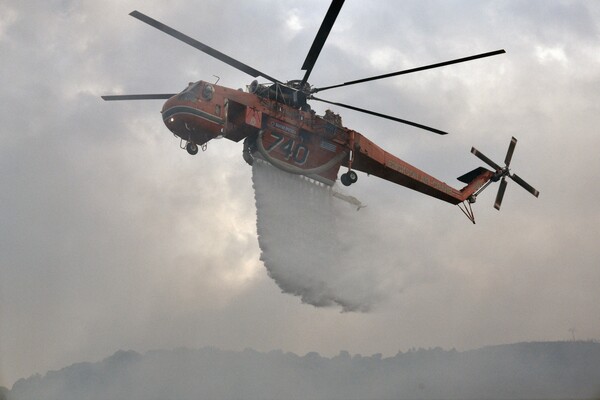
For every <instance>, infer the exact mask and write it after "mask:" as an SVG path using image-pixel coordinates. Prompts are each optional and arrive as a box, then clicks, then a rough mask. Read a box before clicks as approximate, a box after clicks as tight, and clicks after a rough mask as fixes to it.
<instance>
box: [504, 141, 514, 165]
mask: <svg viewBox="0 0 600 400" xmlns="http://www.w3.org/2000/svg"><path fill="white" fill-rule="evenodd" d="M516 145H517V139H516V138H515V137H514V136H513V138H512V139H511V140H510V144H509V145H508V151H507V152H506V158H505V159H504V165H506V167H507V168H508V166H509V165H510V160H511V159H512V155H513V153H514V151H515V146H516Z"/></svg>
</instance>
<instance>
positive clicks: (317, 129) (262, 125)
mask: <svg viewBox="0 0 600 400" xmlns="http://www.w3.org/2000/svg"><path fill="white" fill-rule="evenodd" d="M161 112H162V116H163V121H164V123H165V125H166V126H167V128H169V130H170V131H171V132H173V133H174V134H175V135H176V136H178V137H180V138H181V139H182V140H185V141H187V142H189V143H194V144H196V145H199V146H204V145H206V143H207V142H209V141H210V140H212V139H215V138H220V137H224V138H227V139H230V140H232V141H235V142H239V141H241V140H242V139H247V140H248V148H249V149H250V151H251V152H252V153H253V156H254V157H260V158H263V159H265V160H266V161H268V162H270V163H271V164H273V165H275V166H276V167H278V168H280V169H283V170H285V171H287V172H290V173H295V174H301V175H305V176H308V177H310V178H312V179H315V180H317V181H320V182H323V183H325V184H327V185H333V184H334V182H335V181H336V179H337V176H338V172H339V169H340V167H342V166H344V167H348V168H351V169H355V170H359V171H362V172H365V173H367V174H370V175H375V176H378V177H380V178H383V179H386V180H388V181H391V182H394V183H397V184H399V185H402V186H406V187H409V188H411V189H414V190H417V191H419V192H421V193H424V194H427V195H430V196H433V197H436V198H438V199H440V200H444V201H447V202H449V203H452V204H458V203H461V202H463V201H465V200H466V199H468V198H469V196H471V195H472V194H473V193H474V192H475V191H477V189H479V188H480V187H481V186H483V185H484V184H485V183H486V182H487V181H489V180H490V179H491V177H492V176H493V173H492V172H491V171H487V170H486V171H480V172H481V173H480V174H478V175H477V176H475V177H474V178H473V179H472V180H471V181H470V182H468V183H469V184H468V185H467V186H466V187H464V188H463V189H462V190H457V189H454V188H453V187H451V186H449V185H447V184H446V183H444V182H442V181H439V180H438V179H436V178H434V177H433V176H431V175H429V174H427V173H425V172H423V171H421V170H419V169H417V168H415V167H414V166H412V165H410V164H408V163H406V162H405V161H403V160H401V159H399V158H398V157H396V156H394V155H393V154H391V153H389V152H387V151H385V150H383V149H382V148H381V147H379V146H377V145H376V144H375V143H373V142H372V141H371V140H369V139H367V138H366V137H365V136H363V135H362V134H360V133H358V132H356V131H353V130H351V129H348V128H345V127H343V126H341V118H339V116H337V115H335V114H332V115H333V117H332V116H331V115H329V116H328V115H326V116H318V115H316V113H315V112H314V111H312V110H310V108H309V107H298V106H297V105H288V104H286V103H285V99H284V100H283V101H282V100H281V99H276V98H275V99H272V98H269V97H267V96H260V95H258V94H256V93H250V92H245V91H242V90H235V89H230V88H227V87H223V86H219V85H216V84H211V83H208V82H205V81H199V82H195V83H190V84H189V86H188V88H186V89H185V90H184V91H183V92H181V93H179V94H177V95H175V96H173V97H171V98H170V99H168V100H167V101H166V102H165V104H164V106H163V109H162V111H161Z"/></svg>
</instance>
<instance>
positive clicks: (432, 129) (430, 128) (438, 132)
mask: <svg viewBox="0 0 600 400" xmlns="http://www.w3.org/2000/svg"><path fill="white" fill-rule="evenodd" d="M311 99H313V100H317V101H322V102H323V103H328V104H333V105H334V106H339V107H344V108H349V109H350V110H354V111H359V112H362V113H365V114H370V115H374V116H376V117H381V118H385V119H390V120H392V121H396V122H400V123H403V124H406V125H411V126H414V127H416V128H421V129H425V130H426V131H430V132H433V133H437V134H438V135H447V134H448V132H444V131H440V130H439V129H435V128H432V127H430V126H426V125H421V124H417V123H416V122H411V121H407V120H405V119H400V118H396V117H392V116H390V115H385V114H381V113H378V112H375V111H370V110H365V109H364V108H358V107H354V106H350V105H348V104H343V103H336V102H333V101H328V100H323V99H319V98H317V97H314V96H312V97H311Z"/></svg>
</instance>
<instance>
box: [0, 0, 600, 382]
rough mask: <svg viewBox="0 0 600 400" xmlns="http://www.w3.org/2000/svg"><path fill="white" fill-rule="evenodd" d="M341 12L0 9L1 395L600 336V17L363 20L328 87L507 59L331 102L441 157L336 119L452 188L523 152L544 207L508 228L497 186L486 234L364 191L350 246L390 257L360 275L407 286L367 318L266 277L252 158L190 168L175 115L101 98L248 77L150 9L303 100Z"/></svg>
mask: <svg viewBox="0 0 600 400" xmlns="http://www.w3.org/2000/svg"><path fill="white" fill-rule="evenodd" d="M328 4H329V2H328V1H304V2H291V1H290V2H285V1H267V0H262V1H245V2H242V1H231V2H221V1H190V0H187V1H171V2H168V5H167V3H166V2H161V1H105V2H97V1H64V0H63V1H46V2H38V1H31V0H29V1H28V0H25V1H18V2H17V1H10V0H9V1H7V0H4V1H2V0H0V54H1V55H2V60H1V61H0V71H1V73H0V94H1V95H2V106H1V107H0V119H1V121H2V123H1V124H0V127H1V128H0V129H1V132H2V134H1V135H0V187H2V191H1V192H0V227H1V228H0V385H5V386H11V385H12V383H13V382H14V381H15V380H16V379H18V378H20V377H24V376H29V375H30V374H32V373H35V372H40V373H43V372H45V371H46V370H48V369H57V368H61V367H63V366H65V365H68V364H70V363H73V362H77V361H82V360H90V361H94V360H98V359H101V358H104V357H106V356H107V355H109V354H112V353H113V352H114V351H115V350H117V349H133V350H136V351H145V350H148V349H154V348H174V347H178V346H188V347H201V346H205V345H214V346H217V347H220V348H224V349H235V350H238V349H243V348H245V347H253V348H256V349H258V350H263V351H266V350H271V349H278V348H281V349H283V350H285V351H294V352H298V353H301V354H303V353H306V352H308V351H318V352H320V353H321V354H324V355H333V354H337V353H338V352H339V351H340V350H348V351H349V352H351V353H362V354H373V353H379V352H381V353H384V354H386V355H393V354H395V353H396V352H397V351H398V350H400V349H407V348H410V347H413V346H414V347H419V346H422V347H428V346H443V347H445V348H451V347H456V348H459V349H468V348H473V347H477V346H481V345H487V344H499V343H509V342H515V341H528V340H554V339H566V338H569V337H570V336H571V333H570V332H569V329H570V328H574V329H576V331H575V335H576V336H577V338H580V339H588V338H600V312H599V311H600V309H599V306H598V305H599V304H600V294H599V293H600V291H599V290H598V287H600V269H599V268H598V260H599V259H600V249H599V248H598V244H597V243H598V239H597V238H598V235H599V234H600V228H599V225H600V211H599V209H598V206H597V203H598V200H597V199H598V197H599V195H600V193H599V192H600V190H599V189H598V186H597V182H598V172H600V161H599V157H598V156H597V152H598V148H600V135H598V131H597V130H598V128H597V127H598V118H599V117H598V116H599V115H600V92H599V90H598V88H600V40H599V39H600V22H598V21H600V3H598V2H597V1H592V0H590V1H551V2H548V1H528V2H521V1H491V2H484V1H443V2H442V1H429V2H422V1H404V2H396V1H383V0H382V1H375V2H373V1H369V2H367V1H359V0H348V1H347V2H346V4H345V5H344V8H343V9H342V11H341V13H340V15H339V17H338V21H337V23H336V25H335V27H334V29H333V31H332V33H331V35H330V38H329V40H328V42H327V45H326V46H325V48H324V49H323V51H322V53H321V57H320V58H319V60H318V62H317V64H316V66H315V69H314V71H313V73H312V75H311V83H312V84H314V85H317V86H323V85H328V84H335V83H340V82H344V81H348V80H352V79H358V78H362V77H365V76H370V75H376V74H381V73H386V72H390V71H394V70H398V69H403V68H410V67H415V66H420V65H425V64H429V63H434V62H440V61H444V60H449V59H453V58H458V57H463V56H468V55H472V54H477V53H481V52H485V51H492V50H496V49H500V48H504V49H506V51H507V54H505V55H501V56H497V57H493V58H489V59H483V60H478V61H473V62H471V63H467V64H460V65H455V66H449V67H446V68H443V69H437V70H432V71H426V72H421V73H418V74H411V75H406V76H402V77H397V78H392V79H389V80H385V81H379V82H373V83H369V84H365V85H362V86H355V87H348V88H344V89H339V90H335V91H333V90H332V91H331V92H324V93H323V94H322V97H324V98H327V99H331V100H333V101H339V102H344V103H350V104H354V105H356V106H358V107H364V108H368V109H373V110H377V111H380V112H383V113H388V114H392V115H396V116H398V117H401V118H406V119H410V120H414V121H417V122H421V123H424V124H426V125H431V126H434V127H437V128H440V129H443V130H446V131H449V132H450V133H451V134H450V135H448V136H446V137H439V136H437V135H433V134H430V133H427V132H424V131H419V130H416V129H414V128H411V127H407V126H403V125H398V124H395V123H392V122H390V121H384V120H378V119H376V118H373V117H370V116H367V115H362V114H357V113H354V112H351V111H349V110H336V111H338V112H340V113H341V114H342V116H343V120H344V124H345V125H346V126H348V127H351V128H353V129H355V130H357V131H359V132H361V133H363V134H365V135H366V136H367V137H369V138H371V139H373V140H375V141H376V142H377V143H379V144H381V145H382V146H383V147H384V148H386V149H388V150H390V151H393V152H394V153H395V154H397V155H398V156H399V157H400V158H402V159H404V160H406V161H408V162H410V163H413V164H414V165H415V166H417V167H419V168H421V169H423V170H425V171H427V172H429V173H431V174H433V175H434V176H437V177H439V178H440V179H442V180H444V181H446V182H448V183H450V184H452V185H455V186H456V187H460V183H459V182H458V181H456V180H455V178H456V177H457V176H459V175H462V174H463V173H465V172H467V171H469V170H471V169H473V168H475V167H476V166H478V165H480V164H481V163H480V162H479V161H478V160H477V159H476V158H475V157H473V156H472V155H471V154H470V153H469V150H470V148H471V146H475V147H477V148H478V149H479V150H481V151H483V152H484V153H485V154H486V155H488V156H489V157H491V158H492V159H494V160H496V161H497V162H501V161H502V160H503V157H504V154H505V152H506V148H507V146H508V143H509V141H510V138H511V136H515V137H517V139H518V140H519V143H518V145H517V149H516V152H515V155H514V157H513V162H512V168H513V170H514V171H515V172H517V173H518V174H519V175H520V176H522V177H523V178H525V179H526V180H527V181H528V182H530V183H531V184H532V185H533V186H535V187H536V188H537V189H539V190H540V192H541V195H540V197H539V199H535V198H533V197H532V196H531V195H530V194H528V193H527V192H525V191H524V190H522V189H521V188H520V187H518V186H517V185H516V184H514V183H513V182H510V183H509V187H508V191H507V193H506V196H505V199H504V203H503V208H502V211H501V212H500V213H498V212H496V210H494V209H493V208H492V205H493V199H494V196H495V190H497V189H496V187H492V188H491V189H488V190H487V191H486V192H484V194H482V195H481V196H480V197H479V199H478V201H477V203H476V204H475V209H476V211H475V212H476V217H477V225H474V226H473V225H471V224H470V223H469V222H468V221H467V220H466V218H464V216H462V214H461V213H460V211H459V210H458V209H457V208H455V207H452V206H450V205H447V204H445V203H442V202H439V201H436V200H435V199H430V198H426V197H424V196H422V195H420V194H418V193H416V192H411V191H409V190H407V189H404V188H401V187H397V186H394V185H392V184H389V183H386V182H384V181H382V180H379V179H377V178H375V177H367V176H365V175H362V174H361V175H360V176H359V181H358V183H357V184H356V185H354V186H352V187H351V188H350V189H348V193H349V194H351V195H352V196H355V197H357V198H359V199H360V200H361V201H362V202H364V203H366V204H368V205H369V206H368V207H367V208H366V209H364V210H361V213H363V212H364V213H367V214H365V215H366V216H367V217H368V218H366V217H365V216H364V215H361V217H360V218H363V219H368V220H369V221H371V222H372V223H370V224H369V225H368V226H365V227H364V229H361V226H360V225H358V224H355V225H354V226H355V228H356V229H355V230H354V231H351V232H349V234H350V235H352V236H353V237H354V238H355V240H357V239H358V242H360V243H363V245H364V251H365V252H366V253H369V251H373V249H374V248H376V249H377V252H374V259H373V262H372V265H364V268H365V269H369V268H373V271H374V273H377V274H378V276H383V277H384V278H383V280H385V278H388V281H386V282H382V283H385V284H386V285H389V288H390V289H389V291H390V293H389V295H388V296H387V297H386V298H385V299H384V300H382V301H381V302H380V303H379V304H378V305H377V306H376V307H374V308H373V309H372V310H371V311H370V312H368V313H352V312H351V313H340V310H339V308H335V307H333V308H324V309H323V308H315V307H312V306H308V305H305V304H302V303H301V302H300V300H299V299H298V298H297V297H294V296H291V295H289V294H282V293H281V290H280V289H279V288H278V287H277V285H276V284H275V282H273V280H271V279H270V278H269V277H268V276H267V274H266V270H265V268H264V266H263V265H262V263H261V262H260V261H259V256H260V250H259V248H258V243H257V238H256V210H255V205H254V194H253V189H252V182H251V169H250V168H249V167H248V166H247V165H246V164H245V163H244V161H243V160H242V157H241V146H240V145H238V144H235V143H232V142H226V141H220V142H215V143H210V144H209V147H208V151H207V152H204V153H201V154H199V155H198V156H196V157H190V156H188V155H187V153H185V152H184V151H180V150H179V149H178V148H177V146H178V145H179V141H178V140H177V139H175V138H174V137H173V136H172V135H171V134H170V133H169V131H168V130H167V129H166V127H164V125H163V124H162V121H161V118H160V114H159V110H160V107H161V103H160V101H154V102H153V101H149V102H131V103H125V102H123V103H106V102H103V101H102V100H101V99H100V97H99V96H100V95H101V94H110V93H143V92H158V93H161V92H174V91H178V90H181V89H183V88H184V87H185V86H186V85H187V83H188V82H190V81H196V80H200V79H204V80H213V79H216V78H214V77H213V75H218V76H219V77H220V81H219V84H222V85H225V86H229V87H243V86H244V85H246V84H248V83H249V82H250V81H251V80H252V78H251V77H249V76H245V75H244V74H243V73H241V72H239V71H236V70H234V69H232V68H231V67H229V66H227V65H224V64H222V63H220V62H218V61H216V60H213V59H211V58H210V57H208V56H207V55H204V54H202V53H200V52H198V51H195V50H194V49H192V48H190V47H189V46H186V45H184V44H181V43H179V42H177V41H176V40H174V39H172V38H170V37H168V36H167V35H164V34H161V33H160V32H158V31H156V30H154V29H152V28H150V27H148V26H146V25H145V24H143V23H141V22H139V21H137V20H135V19H134V18H131V17H130V16H128V15H127V14H128V13H129V12H130V11H132V10H134V9H138V10H140V11H142V12H144V13H146V14H148V15H150V16H152V17H154V18H156V19H158V20H160V21H162V22H164V23H166V24H169V25H171V26H173V27H174V28H176V29H178V30H181V31H183V32H185V33H187V34H189V35H190V36H192V37H195V38H197V39H198V40H201V41H203V42H205V43H207V44H208V45H210V46H213V47H215V48H217V49H219V50H220V51H222V52H224V53H226V54H229V55H231V56H233V57H236V58H238V59H239V60H241V61H242V62H245V63H247V64H249V65H252V66H253V67H255V68H257V69H259V70H261V71H264V72H265V73H268V74H269V75H271V76H274V77H277V78H279V79H283V80H285V79H295V78H298V77H300V76H301V72H300V69H299V68H300V66H301V64H302V61H303V60H304V57H305V55H306V52H307V51H308V48H309V47H310V44H311V42H312V40H313V38H314V35H315V33H316V31H317V29H318V27H319V24H320V23H321V20H322V18H323V16H324V14H325V12H326V10H327V7H328ZM313 106H314V107H315V108H316V109H317V111H319V112H322V111H323V110H324V107H322V105H321V104H314V105H313ZM349 225H350V226H352V224H351V223H349ZM362 238H364V240H360V239H362ZM374 242H377V243H378V246H375V247H374V246H372V243H374ZM382 243H383V244H384V245H385V246H383V245H382ZM381 248H383V249H384V251H379V249H381ZM384 272H385V274H384Z"/></svg>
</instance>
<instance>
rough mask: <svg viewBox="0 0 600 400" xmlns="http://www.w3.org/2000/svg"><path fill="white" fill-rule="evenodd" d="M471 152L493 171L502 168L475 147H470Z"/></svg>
mask: <svg viewBox="0 0 600 400" xmlns="http://www.w3.org/2000/svg"><path fill="white" fill-rule="evenodd" d="M471 153H473V154H474V155H475V157H477V158H479V159H480V160H481V161H483V162H484V163H486V164H487V165H489V166H490V167H492V168H494V170H495V171H500V170H501V169H502V167H501V166H499V165H498V164H496V163H495V162H493V161H492V160H490V159H489V158H487V157H486V156H485V155H484V154H483V153H482V152H480V151H479V150H477V149H476V148H475V147H471Z"/></svg>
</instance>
